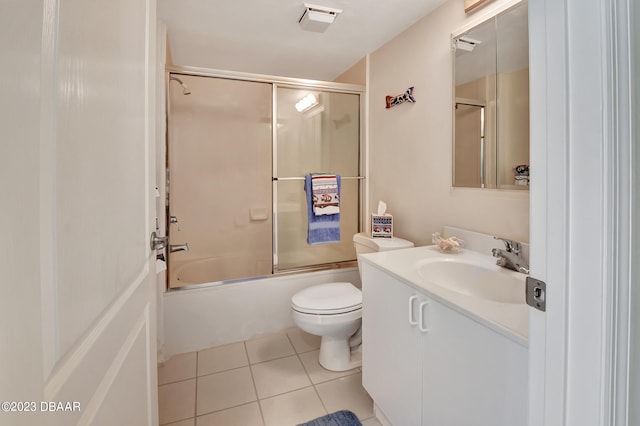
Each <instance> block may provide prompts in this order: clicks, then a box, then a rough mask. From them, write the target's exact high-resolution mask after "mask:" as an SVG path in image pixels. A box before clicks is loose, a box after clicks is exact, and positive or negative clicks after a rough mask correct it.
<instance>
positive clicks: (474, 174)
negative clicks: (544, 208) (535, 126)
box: [452, 1, 529, 189]
mask: <svg viewBox="0 0 640 426" xmlns="http://www.w3.org/2000/svg"><path fill="white" fill-rule="evenodd" d="M527 18H528V14H527V2H526V1H525V2H522V3H519V4H518V5H516V6H514V7H513V8H511V9H508V10H506V11H504V12H502V13H500V14H498V15H497V16H494V17H492V18H491V19H489V20H486V21H484V22H482V23H481V24H479V25H477V26H475V27H473V28H472V29H470V30H468V31H465V32H464V33H461V34H459V35H456V36H454V37H453V40H452V48H453V62H454V64H453V69H454V100H453V105H454V113H453V115H454V119H453V122H454V129H453V135H454V137H453V140H454V143H453V186H454V187H470V188H497V189H529V37H528V33H529V31H528V24H527Z"/></svg>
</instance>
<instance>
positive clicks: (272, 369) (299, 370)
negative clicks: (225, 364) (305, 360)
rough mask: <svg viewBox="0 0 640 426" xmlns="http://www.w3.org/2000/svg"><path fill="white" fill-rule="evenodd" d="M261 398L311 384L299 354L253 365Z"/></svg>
mask: <svg viewBox="0 0 640 426" xmlns="http://www.w3.org/2000/svg"><path fill="white" fill-rule="evenodd" d="M251 371H252V372H253V380H254V381H255V384H256V391H257V392H258V397H259V398H267V397H270V396H274V395H278V394H281V393H285V392H290V391H293V390H296V389H301V388H304V387H307V386H311V381H310V380H309V377H308V376H307V373H306V372H305V370H304V367H303V366H302V363H301V362H300V360H299V359H298V356H297V355H294V356H290V357H286V358H280V359H275V360H273V361H267V362H263V363H260V364H255V365H252V366H251Z"/></svg>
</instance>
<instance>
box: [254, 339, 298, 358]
mask: <svg viewBox="0 0 640 426" xmlns="http://www.w3.org/2000/svg"><path fill="white" fill-rule="evenodd" d="M246 344H247V353H248V355H249V361H250V362H251V364H256V363H258V362H264V361H270V360H272V359H277V358H282V357H285V356H288V355H295V353H296V351H295V349H293V346H291V343H290V342H289V339H288V338H287V335H286V334H285V333H277V334H270V335H266V336H260V337H256V338H255V339H251V340H247V341H246Z"/></svg>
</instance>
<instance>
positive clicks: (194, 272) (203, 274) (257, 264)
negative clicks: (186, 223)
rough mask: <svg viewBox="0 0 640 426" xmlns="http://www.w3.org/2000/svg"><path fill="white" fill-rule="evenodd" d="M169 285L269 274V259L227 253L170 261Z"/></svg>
mask: <svg viewBox="0 0 640 426" xmlns="http://www.w3.org/2000/svg"><path fill="white" fill-rule="evenodd" d="M172 265H173V267H172V268H171V270H170V272H171V282H170V287H171V288H176V287H183V286H187V285H196V284H208V283H221V282H222V281H226V280H234V279H238V277H259V276H265V275H270V274H271V259H270V258H268V257H267V258H262V259H256V258H255V256H246V255H227V256H221V257H209V258H204V259H197V260H191V261H183V262H180V263H178V262H176V263H175V265H174V264H173V262H172Z"/></svg>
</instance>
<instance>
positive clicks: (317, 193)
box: [311, 174, 340, 216]
mask: <svg viewBox="0 0 640 426" xmlns="http://www.w3.org/2000/svg"><path fill="white" fill-rule="evenodd" d="M311 190H312V192H313V213H314V214H315V215H316V216H322V215H326V214H337V213H340V195H339V194H338V179H337V177H336V175H329V174H312V175H311Z"/></svg>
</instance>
